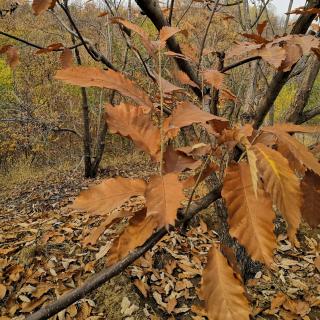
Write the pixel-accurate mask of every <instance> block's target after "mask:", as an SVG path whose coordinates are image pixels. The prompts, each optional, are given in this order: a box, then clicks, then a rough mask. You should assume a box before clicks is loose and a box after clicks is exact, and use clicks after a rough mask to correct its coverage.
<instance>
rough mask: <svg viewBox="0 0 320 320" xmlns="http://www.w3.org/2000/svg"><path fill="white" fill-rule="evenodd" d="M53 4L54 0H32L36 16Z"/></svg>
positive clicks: (50, 7)
mask: <svg viewBox="0 0 320 320" xmlns="http://www.w3.org/2000/svg"><path fill="white" fill-rule="evenodd" d="M55 4H56V0H33V2H32V10H33V12H34V14H35V15H36V16H37V15H39V14H41V13H42V12H44V11H46V10H48V9H52V8H53V7H54V6H55Z"/></svg>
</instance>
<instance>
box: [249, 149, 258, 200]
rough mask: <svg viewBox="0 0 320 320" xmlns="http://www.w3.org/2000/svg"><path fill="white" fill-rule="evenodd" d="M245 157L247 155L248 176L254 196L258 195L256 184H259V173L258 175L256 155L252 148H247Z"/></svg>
mask: <svg viewBox="0 0 320 320" xmlns="http://www.w3.org/2000/svg"><path fill="white" fill-rule="evenodd" d="M247 157H248V164H249V168H250V177H251V183H252V188H253V192H254V194H255V196H256V197H258V184H259V175H258V168H257V157H256V155H255V153H254V152H253V151H252V149H247Z"/></svg>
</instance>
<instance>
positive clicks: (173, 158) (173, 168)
mask: <svg viewBox="0 0 320 320" xmlns="http://www.w3.org/2000/svg"><path fill="white" fill-rule="evenodd" d="M200 165H201V160H195V159H193V158H192V157H190V156H187V155H185V154H184V153H183V152H182V151H180V150H174V149H173V147H172V146H171V145H170V146H168V147H167V149H166V152H165V153H164V171H165V172H166V173H169V172H182V171H184V170H186V169H196V168H198V167H199V166H200Z"/></svg>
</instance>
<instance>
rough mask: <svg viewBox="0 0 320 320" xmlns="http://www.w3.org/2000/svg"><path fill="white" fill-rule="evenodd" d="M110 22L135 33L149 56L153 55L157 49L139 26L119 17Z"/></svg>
mask: <svg viewBox="0 0 320 320" xmlns="http://www.w3.org/2000/svg"><path fill="white" fill-rule="evenodd" d="M111 21H112V22H113V23H118V24H121V25H123V26H124V27H126V28H128V29H130V30H132V31H133V32H136V33H137V34H138V35H139V36H140V37H141V41H142V43H143V45H144V47H145V48H146V49H147V51H148V53H149V54H150V55H153V54H154V53H155V52H156V50H157V48H156V46H155V44H154V43H152V42H151V40H150V39H149V35H148V34H147V32H146V31H144V29H142V28H141V27H140V26H138V25H136V24H133V23H132V22H130V21H128V20H126V19H123V18H121V17H116V18H112V19H111Z"/></svg>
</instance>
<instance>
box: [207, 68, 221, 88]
mask: <svg viewBox="0 0 320 320" xmlns="http://www.w3.org/2000/svg"><path fill="white" fill-rule="evenodd" d="M203 79H204V81H205V82H207V83H208V84H210V85H211V86H213V87H214V88H216V89H218V90H219V89H221V87H222V84H223V80H224V74H223V73H221V72H219V71H218V70H206V71H204V73H203Z"/></svg>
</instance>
